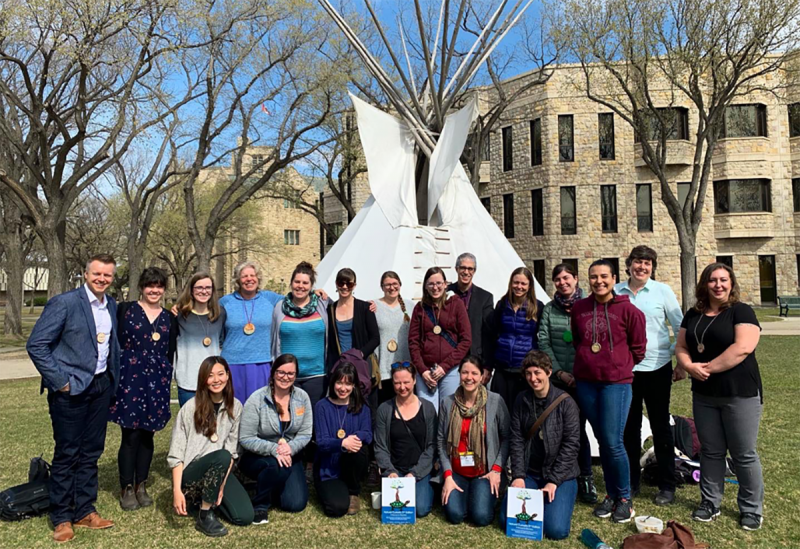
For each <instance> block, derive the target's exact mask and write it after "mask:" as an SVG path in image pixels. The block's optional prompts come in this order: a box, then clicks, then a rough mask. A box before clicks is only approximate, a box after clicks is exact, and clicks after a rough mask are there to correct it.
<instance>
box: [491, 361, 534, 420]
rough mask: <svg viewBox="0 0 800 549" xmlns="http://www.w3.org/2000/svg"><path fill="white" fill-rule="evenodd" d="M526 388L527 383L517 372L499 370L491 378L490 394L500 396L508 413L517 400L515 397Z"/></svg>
mask: <svg viewBox="0 0 800 549" xmlns="http://www.w3.org/2000/svg"><path fill="white" fill-rule="evenodd" d="M527 387H528V383H527V382H526V381H525V378H524V377H522V374H521V373H520V371H519V370H501V369H500V368H498V369H496V370H495V371H494V377H492V392H495V393H497V394H498V395H500V398H502V399H503V402H505V403H506V408H508V412H509V413H511V411H512V410H513V409H514V402H515V401H516V400H517V395H519V394H520V393H521V392H523V391H524V390H525V389H526V388H527Z"/></svg>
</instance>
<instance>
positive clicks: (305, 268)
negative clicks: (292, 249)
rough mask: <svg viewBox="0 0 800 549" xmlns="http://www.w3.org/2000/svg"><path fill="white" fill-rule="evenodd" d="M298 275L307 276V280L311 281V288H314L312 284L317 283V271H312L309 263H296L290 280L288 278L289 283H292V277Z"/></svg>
mask: <svg viewBox="0 0 800 549" xmlns="http://www.w3.org/2000/svg"><path fill="white" fill-rule="evenodd" d="M299 274H304V275H308V278H309V279H310V280H311V287H312V288H313V287H314V284H315V283H316V282H317V271H315V270H314V266H313V265H312V264H311V263H309V262H308V261H301V262H300V263H298V264H297V267H295V268H294V271H292V278H290V279H289V281H290V282H294V277H296V276H297V275H299Z"/></svg>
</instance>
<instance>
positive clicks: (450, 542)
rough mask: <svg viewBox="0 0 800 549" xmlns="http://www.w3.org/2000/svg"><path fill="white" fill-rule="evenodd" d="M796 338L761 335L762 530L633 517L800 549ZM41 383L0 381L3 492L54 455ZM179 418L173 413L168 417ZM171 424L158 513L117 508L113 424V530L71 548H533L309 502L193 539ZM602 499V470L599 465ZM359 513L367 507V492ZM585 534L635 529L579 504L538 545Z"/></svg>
mask: <svg viewBox="0 0 800 549" xmlns="http://www.w3.org/2000/svg"><path fill="white" fill-rule="evenodd" d="M798 348H800V337H764V338H762V340H761V343H760V344H759V348H758V358H759V363H760V365H761V372H762V376H763V379H764V387H765V395H766V396H765V409H764V417H763V420H762V423H761V432H760V437H759V452H760V454H761V461H762V464H763V466H764V476H765V483H766V503H765V522H764V528H763V529H762V530H761V531H758V532H752V533H747V532H744V531H742V530H741V529H739V527H738V523H737V520H738V511H737V507H736V499H735V498H736V494H735V490H732V489H731V488H732V487H733V486H732V485H727V486H726V487H727V488H728V490H727V492H726V494H725V499H724V502H723V506H722V509H723V512H722V516H721V517H720V519H719V520H717V521H716V522H714V523H712V524H699V523H693V522H692V521H691V519H690V515H691V512H692V510H693V508H694V506H695V505H696V504H697V503H698V501H699V492H698V488H697V487H696V486H688V487H684V488H681V489H680V490H679V491H678V494H677V503H676V504H675V505H674V506H672V507H670V508H668V509H666V510H665V509H662V508H657V507H655V506H654V505H652V504H651V503H650V499H651V498H652V496H653V495H654V494H655V488H651V487H646V488H644V490H643V497H642V498H640V499H637V501H636V511H637V513H638V514H639V515H647V514H653V515H655V516H658V517H659V518H661V519H664V520H665V521H666V520H667V519H674V520H677V521H679V522H681V523H683V524H686V525H689V526H690V527H691V529H692V530H693V531H694V533H695V535H696V537H697V540H698V541H703V542H706V543H710V544H711V547H713V548H714V549H724V548H748V549H749V548H764V549H773V548H784V547H786V548H797V547H800V529H798V527H797V516H796V513H797V510H798V509H800V470H798V469H799V468H800V467H798V465H800V463H799V462H798V458H797V449H798V448H799V447H800V430H798V428H797V412H796V403H797V401H798V397H800V394H799V392H798V390H799V389H800V373H799V371H798V368H797V362H796V360H797V358H796V357H797V350H798ZM38 393H39V381H38V379H28V380H15V381H4V382H0V402H2V406H1V407H0V449H2V464H1V465H0V486H1V487H3V488H5V487H8V486H12V485H15V484H19V483H21V482H23V481H24V480H25V475H26V473H27V467H28V460H29V459H30V458H31V457H33V456H35V455H39V454H41V453H44V455H45V457H50V456H52V448H53V442H52V435H51V430H50V421H49V417H48V413H47V403H46V399H45V398H44V396H39V394H38ZM672 410H673V413H676V414H682V415H691V397H690V391H689V385H688V383H686V382H682V383H681V384H679V385H677V386H675V387H674V389H673V405H672ZM173 411H175V410H173ZM170 428H171V424H170V425H169V426H168V428H167V429H166V430H164V431H162V432H160V433H158V434H157V435H156V439H155V443H156V453H155V457H154V460H153V470H152V474H151V480H152V488H151V491H150V492H151V495H153V497H154V499H155V501H156V503H155V506H154V507H151V508H148V509H144V510H140V511H136V512H133V513H124V512H123V511H121V510H120V508H119V505H118V503H117V495H118V488H117V487H118V480H117V478H118V477H117V459H116V453H117V449H118V447H119V428H118V427H117V426H116V425H110V426H109V430H108V439H107V441H106V452H105V453H104V454H103V457H102V458H101V460H100V494H99V499H98V505H97V506H98V509H99V510H100V511H101V513H102V514H103V515H104V516H108V517H109V518H111V519H113V520H114V521H115V522H116V526H115V527H114V528H112V529H111V530H107V531H101V532H91V531H87V530H79V531H78V532H77V536H76V538H75V539H74V540H73V541H72V542H71V543H70V544H69V547H72V548H75V549H77V548H81V547H91V548H97V549H102V548H113V549H128V548H136V549H139V548H146V547H159V548H161V547H164V548H173V547H174V548H185V547H190V546H196V547H281V548H282V549H286V548H295V547H304V548H312V547H340V548H346V547H366V548H370V549H373V548H375V549H377V548H382V547H386V548H392V549H396V548H401V547H415V548H428V547H436V548H450V547H526V546H527V547H530V546H531V545H530V544H529V543H527V542H525V541H522V540H514V539H509V538H506V537H505V535H504V534H503V533H501V531H500V530H499V529H498V528H497V527H496V526H490V527H487V528H481V529H479V528H475V527H472V526H468V525H460V526H453V525H450V524H448V523H447V522H446V521H445V520H444V518H443V516H442V513H441V510H440V509H439V508H438V507H437V508H435V510H434V513H433V514H432V515H431V516H429V517H427V518H425V519H422V520H421V521H420V522H419V523H418V524H417V525H415V526H411V527H403V526H384V525H382V524H380V521H379V517H378V516H377V512H376V511H372V510H371V509H369V510H364V511H362V512H361V514H359V515H357V516H355V517H344V518H342V519H337V520H334V519H329V518H326V517H325V516H324V515H323V514H322V512H321V510H320V508H319V507H318V505H317V503H316V501H315V499H314V496H313V491H312V500H311V502H310V504H309V506H308V508H306V510H305V511H303V512H302V513H299V514H297V515H291V514H287V513H283V512H280V511H274V512H272V513H271V514H270V523H269V524H268V525H264V526H251V527H247V528H236V527H232V526H231V527H230V528H229V530H230V534H229V535H228V536H227V537H225V538H220V539H216V540H212V539H210V538H205V537H203V536H202V535H201V534H199V533H197V532H196V531H195V530H194V528H193V522H192V520H191V519H186V518H178V517H176V516H175V515H174V514H173V513H172V510H171V504H172V498H171V487H170V477H169V470H168V468H167V464H166V452H167V448H168V445H169V436H170ZM595 476H596V478H597V479H598V481H599V484H600V486H599V488H600V490H601V493H602V473H601V471H600V468H599V467H596V468H595ZM362 504H363V507H362V508H366V507H368V505H369V501H368V494H367V493H366V491H365V493H364V494H363V497H362ZM582 528H592V529H594V530H595V531H596V532H597V533H598V535H600V537H601V538H604V539H605V540H606V542H607V543H609V544H610V545H612V546H613V547H616V548H620V547H621V546H622V540H623V539H624V538H625V537H626V536H628V535H631V534H633V533H634V527H633V525H632V524H628V525H614V524H612V523H611V522H609V521H601V520H598V519H595V518H593V517H592V516H591V508H590V507H589V506H586V505H581V504H578V505H577V506H576V509H575V515H574V517H573V521H572V533H571V535H570V537H569V539H567V540H564V541H562V542H548V541H545V542H542V543H540V544H538V546H539V547H543V548H548V547H551V548H556V547H559V548H565V549H566V548H570V549H571V548H579V547H583V546H582V545H581V543H580V540H579V536H580V531H581V529H582ZM51 532H52V529H51V526H50V524H49V522H48V520H47V518H45V517H40V518H35V519H30V520H26V521H23V522H19V523H0V547H3V548H6V547H25V548H35V547H47V548H51V547H53V543H52V541H51Z"/></svg>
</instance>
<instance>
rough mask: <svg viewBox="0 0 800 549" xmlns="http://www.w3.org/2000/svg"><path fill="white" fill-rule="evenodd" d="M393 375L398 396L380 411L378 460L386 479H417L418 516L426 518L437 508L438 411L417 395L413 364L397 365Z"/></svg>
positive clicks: (377, 437) (376, 451)
mask: <svg viewBox="0 0 800 549" xmlns="http://www.w3.org/2000/svg"><path fill="white" fill-rule="evenodd" d="M391 374H392V380H391V381H392V386H393V387H394V392H395V397H394V398H393V399H391V400H388V401H386V402H384V403H383V404H381V405H380V407H379V408H378V414H377V417H376V420H375V460H376V461H377V462H378V467H379V468H380V470H381V473H382V474H383V476H385V477H389V478H396V477H399V476H405V477H413V478H414V479H416V484H415V488H416V496H417V507H416V511H417V516H418V517H425V516H427V515H428V514H429V513H430V512H431V507H433V488H432V487H431V472H432V470H433V456H434V454H435V453H436V419H437V418H436V409H435V408H434V407H433V404H431V403H430V402H429V401H427V400H422V399H420V398H418V397H417V395H415V394H414V386H415V385H416V383H417V379H416V378H417V370H416V368H414V366H413V365H412V364H411V363H410V362H395V363H394V364H392V365H391Z"/></svg>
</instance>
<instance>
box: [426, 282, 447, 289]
mask: <svg viewBox="0 0 800 549" xmlns="http://www.w3.org/2000/svg"><path fill="white" fill-rule="evenodd" d="M442 286H444V282H428V283H427V284H425V287H426V288H441V287H442Z"/></svg>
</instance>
